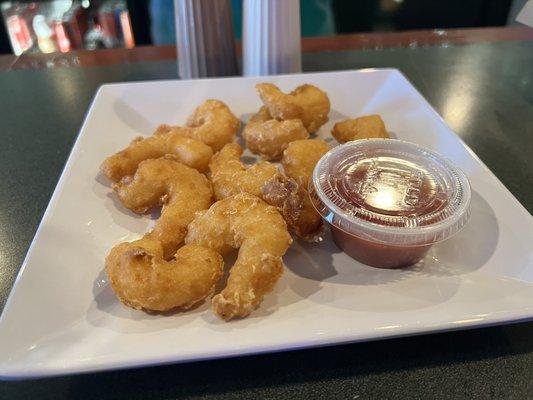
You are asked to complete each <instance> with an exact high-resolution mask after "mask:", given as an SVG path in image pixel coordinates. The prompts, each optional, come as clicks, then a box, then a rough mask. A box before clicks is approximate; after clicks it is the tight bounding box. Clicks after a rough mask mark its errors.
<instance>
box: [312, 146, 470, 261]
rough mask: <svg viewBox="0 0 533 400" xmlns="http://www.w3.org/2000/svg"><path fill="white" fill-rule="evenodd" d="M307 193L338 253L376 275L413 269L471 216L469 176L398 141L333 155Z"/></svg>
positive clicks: (346, 148) (323, 160)
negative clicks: (385, 270)
mask: <svg viewBox="0 0 533 400" xmlns="http://www.w3.org/2000/svg"><path fill="white" fill-rule="evenodd" d="M309 193H310V196H311V201H312V202H313V205H314V206H315V208H316V209H317V211H318V212H319V213H320V214H321V215H322V217H323V218H324V219H325V220H326V221H327V222H329V224H330V225H331V231H332V236H333V240H334V241H335V243H336V244H337V246H338V247H339V248H340V249H341V250H343V251H344V252H345V253H347V254H348V255H350V256H351V257H353V258H354V259H356V260H358V261H360V262H362V263H364V264H367V265H370V266H373V267H379V268H400V267H404V266H408V265H411V264H414V263H416V262H418V261H419V260H420V259H422V258H423V257H424V256H425V254H426V253H427V251H428V250H429V248H430V247H431V246H432V245H433V244H435V243H437V242H440V241H443V240H445V239H447V238H449V237H451V236H452V235H454V234H455V233H457V232H458V231H459V230H460V229H461V228H462V227H463V226H464V225H465V224H466V222H467V221H468V218H469V216H470V198H471V191H470V184H469V182H468V179H467V177H466V175H465V174H464V173H463V172H462V171H461V170H460V169H459V168H457V167H456V166H454V165H453V164H452V163H451V162H450V161H448V160H447V159H445V158H444V157H442V156H440V155H439V154H437V153H435V152H433V151H431V150H428V149H425V148H423V147H421V146H418V145H416V144H413V143H408V142H404V141H401V140H394V139H362V140H357V141H353V142H348V143H346V144H344V145H340V146H337V147H335V148H334V149H332V150H330V151H329V152H328V153H326V154H325V155H324V156H323V157H322V158H321V159H320V161H319V162H318V163H317V165H316V167H315V169H314V172H313V179H312V180H311V182H310V184H309Z"/></svg>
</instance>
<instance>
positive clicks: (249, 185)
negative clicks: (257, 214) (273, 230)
mask: <svg viewBox="0 0 533 400" xmlns="http://www.w3.org/2000/svg"><path fill="white" fill-rule="evenodd" d="M242 152H243V150H242V148H241V146H239V145H238V144H237V143H229V144H227V145H225V146H224V147H223V148H222V150H220V151H219V152H218V153H216V154H215V155H214V156H213V158H212V159H211V163H210V164H209V169H210V171H211V181H212V182H213V191H214V192H215V199H217V200H221V199H224V198H226V197H229V196H233V195H236V194H239V193H243V192H245V193H250V194H253V195H254V196H261V187H262V186H263V185H264V184H265V182H266V181H268V180H270V179H271V178H273V177H274V176H275V175H276V174H277V173H278V169H277V168H276V166H275V165H273V164H271V163H269V162H267V161H263V162H259V163H257V164H254V165H252V166H251V167H247V166H245V165H244V164H243V163H242V162H241V160H240V158H241V155H242Z"/></svg>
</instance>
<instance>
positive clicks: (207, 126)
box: [156, 100, 240, 152]
mask: <svg viewBox="0 0 533 400" xmlns="http://www.w3.org/2000/svg"><path fill="white" fill-rule="evenodd" d="M239 126H240V121H239V120H238V118H237V117H235V115H233V113H232V112H231V110H230V109H229V107H228V106H227V105H226V104H224V103H223V102H222V101H220V100H206V101H205V102H203V103H202V104H200V105H199V106H198V107H197V108H196V110H194V112H193V114H192V115H191V116H190V117H189V119H188V120H187V125H186V126H185V127H181V126H170V125H161V126H159V128H157V131H156V134H163V133H167V132H173V131H177V132H179V134H180V135H182V136H185V137H189V138H192V139H196V140H199V141H201V142H203V143H205V144H207V145H208V146H210V147H211V148H212V149H213V151H214V152H216V151H219V150H220V149H221V148H222V147H224V145H225V144H227V143H230V142H232V141H233V140H234V139H235V136H236V135H237V131H238V130H239Z"/></svg>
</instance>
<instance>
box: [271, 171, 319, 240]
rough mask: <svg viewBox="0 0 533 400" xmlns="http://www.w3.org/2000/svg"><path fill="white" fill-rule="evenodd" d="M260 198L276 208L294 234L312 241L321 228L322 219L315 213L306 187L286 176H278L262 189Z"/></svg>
mask: <svg viewBox="0 0 533 400" xmlns="http://www.w3.org/2000/svg"><path fill="white" fill-rule="evenodd" d="M262 198H263V200H265V201H266V202H267V203H268V204H271V205H273V206H275V207H277V208H278V210H279V211H280V212H281V215H283V218H284V219H285V221H286V222H287V225H289V226H290V227H291V229H292V230H293V231H294V233H295V234H296V235H297V236H299V237H301V238H302V239H305V240H313V239H314V238H315V237H316V235H317V233H318V232H319V231H320V228H321V227H322V217H321V216H320V215H319V214H318V213H317V212H316V210H315V208H314V207H313V204H312V203H311V200H310V198H309V194H308V192H307V187H306V186H304V185H302V184H299V183H297V182H296V181H295V180H294V179H291V178H289V177H288V176H286V175H283V174H278V175H276V176H275V177H274V178H273V179H271V180H270V181H268V182H266V183H265V185H264V186H263V188H262Z"/></svg>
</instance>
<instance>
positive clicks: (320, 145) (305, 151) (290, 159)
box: [281, 139, 330, 188]
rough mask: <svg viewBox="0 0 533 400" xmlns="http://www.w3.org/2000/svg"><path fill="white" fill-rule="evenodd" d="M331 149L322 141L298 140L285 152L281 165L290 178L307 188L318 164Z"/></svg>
mask: <svg viewBox="0 0 533 400" xmlns="http://www.w3.org/2000/svg"><path fill="white" fill-rule="evenodd" d="M329 149H330V146H329V144H327V143H326V142H325V141H324V140H322V139H308V140H296V141H294V142H292V143H290V144H289V146H287V149H286V150H285V151H284V152H283V158H282V159H281V165H283V170H284V171H285V173H286V174H287V175H288V176H289V177H290V178H292V179H294V180H295V181H296V182H298V183H299V184H300V185H302V186H303V187H304V188H307V185H308V184H309V179H310V178H311V175H312V174H313V170H314V169H315V165H316V163H317V162H318V160H320V158H321V157H322V156H323V155H324V154H326V153H327V152H328V151H329Z"/></svg>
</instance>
